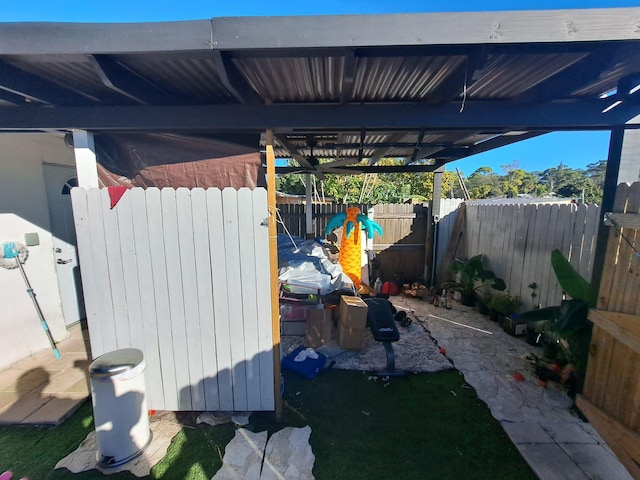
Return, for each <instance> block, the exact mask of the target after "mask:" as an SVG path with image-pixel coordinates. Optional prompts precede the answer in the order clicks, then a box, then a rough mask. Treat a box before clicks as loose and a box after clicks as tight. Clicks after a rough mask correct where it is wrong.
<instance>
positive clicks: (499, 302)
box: [487, 292, 522, 326]
mask: <svg viewBox="0 0 640 480" xmlns="http://www.w3.org/2000/svg"><path fill="white" fill-rule="evenodd" d="M520 305H522V301H521V300H520V297H518V296H517V295H510V294H509V292H507V293H499V294H496V295H494V296H493V297H491V300H490V301H489V304H488V305H487V306H488V307H489V318H490V319H491V320H493V321H495V322H498V323H500V325H501V326H502V322H501V320H502V318H503V317H507V318H509V317H510V316H511V315H512V314H514V313H516V312H517V311H518V308H520Z"/></svg>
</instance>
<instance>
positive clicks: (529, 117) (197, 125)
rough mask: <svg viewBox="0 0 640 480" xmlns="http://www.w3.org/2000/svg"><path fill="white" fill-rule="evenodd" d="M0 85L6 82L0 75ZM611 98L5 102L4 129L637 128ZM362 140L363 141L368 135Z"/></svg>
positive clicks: (627, 110) (0, 114)
mask: <svg viewBox="0 0 640 480" xmlns="http://www.w3.org/2000/svg"><path fill="white" fill-rule="evenodd" d="M0 85H1V82H0ZM606 105H607V102H605V101H602V100H595V101H574V102H558V103H549V104H510V103H499V102H468V103H467V105H466V107H465V109H464V111H463V112H460V111H459V110H460V107H459V105H457V104H448V105H425V104H416V103H403V104H357V105H356V104H349V105H315V104H305V105H283V104H276V105H194V106H140V107H100V106H94V107H91V108H82V107H57V108H46V107H39V108H24V109H16V108H11V107H6V108H0V130H3V129H4V130H12V129H33V130H38V129H51V128H61V129H62V128H64V129H69V128H77V129H83V130H96V131H97V130H135V131H185V130H189V131H194V132H195V131H204V130H222V131H228V130H236V131H237V130H249V131H263V130H264V129H266V128H273V129H274V130H276V131H278V132H280V133H285V132H293V131H298V132H300V131H303V132H306V133H309V132H310V131H314V130H316V129H317V130H323V129H324V130H326V129H331V130H333V131H336V130H353V129H358V130H361V129H366V130H382V131H385V130H386V131H393V130H398V131H400V130H416V129H425V130H493V129H495V130H496V131H499V132H503V131H505V128H508V129H509V130H523V131H530V130H537V131H544V132H547V131H551V130H609V129H610V128H611V125H616V124H617V125H624V124H625V123H627V122H630V123H627V125H626V127H627V128H640V123H638V122H640V119H639V118H636V117H638V115H639V114H640V107H639V106H638V105H634V104H633V103H631V102H623V104H621V105H620V106H619V107H617V108H615V109H613V110H611V111H609V112H607V113H606V114H603V113H602V110H603V108H604V106H606ZM363 143H364V142H363Z"/></svg>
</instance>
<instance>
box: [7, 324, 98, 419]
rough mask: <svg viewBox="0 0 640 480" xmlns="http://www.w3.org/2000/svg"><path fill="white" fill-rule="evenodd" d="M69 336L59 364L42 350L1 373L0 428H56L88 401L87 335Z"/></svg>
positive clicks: (77, 331) (48, 351)
mask: <svg viewBox="0 0 640 480" xmlns="http://www.w3.org/2000/svg"><path fill="white" fill-rule="evenodd" d="M69 332H70V336H69V338H67V339H65V340H63V341H61V342H59V343H58V349H59V350H60V353H61V355H62V358H61V359H60V360H56V358H55V357H54V355H53V353H52V352H51V349H45V350H42V351H40V352H37V353H35V354H33V355H32V356H30V357H28V358H25V359H23V360H21V361H19V362H17V363H15V364H13V365H11V366H10V367H9V368H7V369H5V370H3V371H1V372H0V424H11V425H12V424H24V425H58V424H59V423H60V422H62V421H63V420H64V419H65V418H67V417H68V416H69V415H71V414H72V413H73V412H74V411H75V410H76V409H77V408H78V407H79V406H80V405H81V404H82V403H83V402H84V401H86V399H87V398H89V395H90V384H89V375H88V373H87V367H88V366H89V364H90V362H91V356H90V353H89V352H90V349H89V347H88V343H87V340H86V338H87V336H86V331H83V330H82V327H81V325H80V324H78V325H75V326H73V327H71V328H70V329H69Z"/></svg>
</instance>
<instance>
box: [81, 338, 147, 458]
mask: <svg viewBox="0 0 640 480" xmlns="http://www.w3.org/2000/svg"><path fill="white" fill-rule="evenodd" d="M144 369H145V362H144V356H143V354H142V352H141V351H140V350H138V349H135V348H124V349H122V350H116V351H114V352H109V353H105V354H104V355H102V356H100V357H98V358H96V359H95V360H94V361H93V362H92V363H91V365H90V366H89V376H90V378H91V401H92V403H93V416H94V421H95V426H96V443H97V446H98V466H100V467H103V468H108V467H116V466H119V465H122V464H124V463H127V462H128V461H130V460H133V459H134V458H136V457H138V456H139V455H140V454H141V453H142V452H143V451H144V449H145V448H146V447H147V445H149V442H150V441H151V430H150V429H149V413H148V410H147V398H146V391H145V383H144V375H143V373H144Z"/></svg>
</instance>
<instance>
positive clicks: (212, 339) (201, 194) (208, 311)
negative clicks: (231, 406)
mask: <svg viewBox="0 0 640 480" xmlns="http://www.w3.org/2000/svg"><path fill="white" fill-rule="evenodd" d="M191 202H192V206H193V248H194V252H193V253H194V256H195V258H196V259H198V260H197V262H195V267H196V277H195V282H196V289H197V292H196V294H197V302H198V318H199V320H200V321H199V325H198V328H197V329H196V333H199V334H200V335H201V339H200V347H201V350H200V354H201V357H202V358H201V361H202V365H201V375H202V378H203V381H202V385H201V386H200V387H199V388H200V389H201V390H202V392H203V394H204V404H205V407H204V408H203V410H220V400H219V398H218V383H217V382H216V374H217V370H218V362H217V359H216V332H215V317H214V314H213V295H211V292H212V291H213V285H212V282H211V253H210V250H209V225H208V221H207V196H206V193H205V191H204V189H202V188H194V189H193V190H191ZM194 408H195V406H194Z"/></svg>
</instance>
